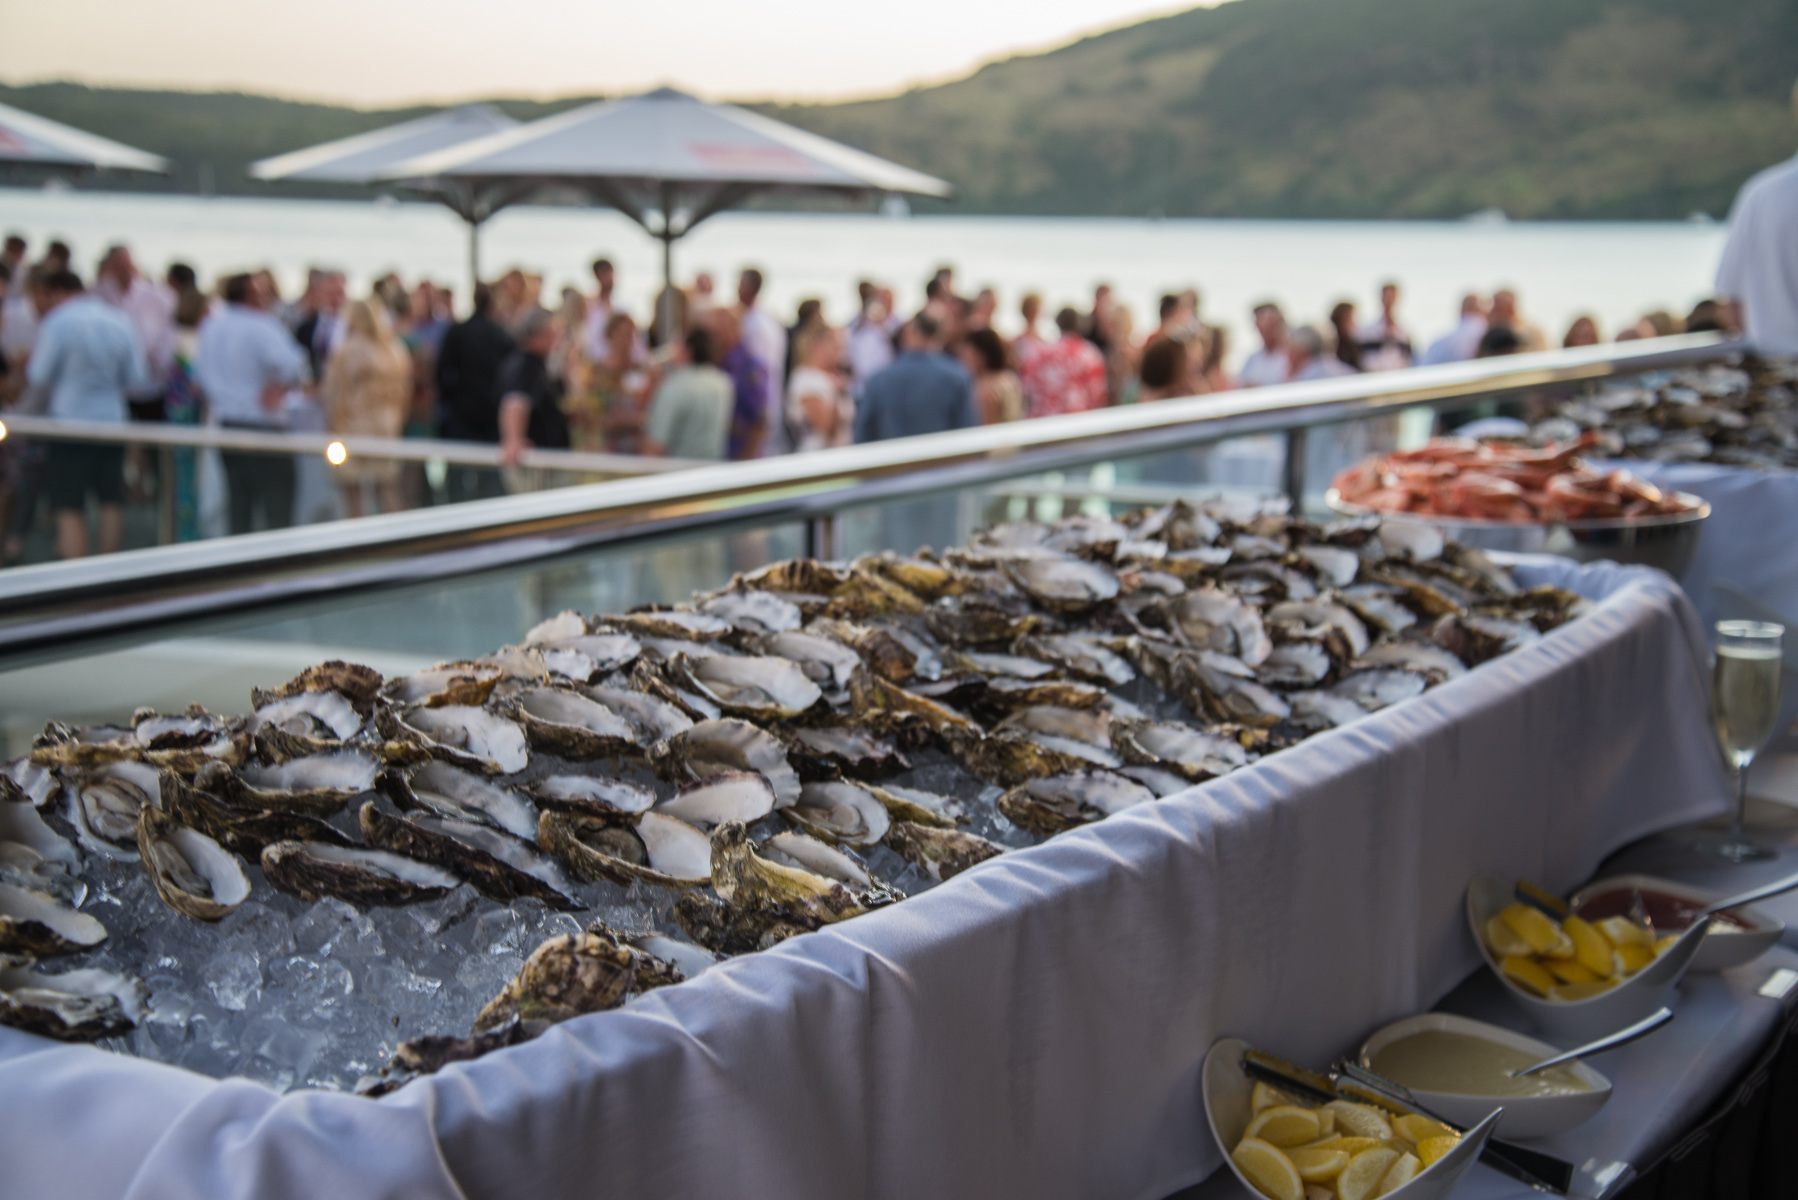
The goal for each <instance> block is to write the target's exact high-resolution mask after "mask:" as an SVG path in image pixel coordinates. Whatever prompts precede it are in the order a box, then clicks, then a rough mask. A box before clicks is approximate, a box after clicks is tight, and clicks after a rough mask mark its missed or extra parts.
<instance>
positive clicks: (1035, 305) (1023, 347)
mask: <svg viewBox="0 0 1798 1200" xmlns="http://www.w3.org/2000/svg"><path fill="white" fill-rule="evenodd" d="M1018 315H1019V316H1020V317H1023V318H1024V332H1022V333H1020V334H1018V336H1017V337H1015V338H1013V339H1012V343H1011V354H1012V359H1013V361H1014V362H1015V363H1016V365H1017V368H1018V370H1019V372H1022V371H1023V369H1024V364H1025V363H1026V362H1028V361H1029V360H1030V356H1031V355H1032V354H1035V353H1036V352H1037V351H1038V350H1041V349H1042V348H1043V347H1045V346H1047V345H1048V344H1049V342H1048V340H1047V339H1046V338H1044V337H1043V335H1042V334H1040V333H1038V332H1037V331H1036V323H1037V321H1038V320H1039V319H1040V318H1041V317H1042V315H1043V298H1042V297H1041V296H1040V295H1038V294H1037V293H1036V292H1028V293H1026V294H1025V296H1024V298H1023V299H1022V300H1020V301H1018Z"/></svg>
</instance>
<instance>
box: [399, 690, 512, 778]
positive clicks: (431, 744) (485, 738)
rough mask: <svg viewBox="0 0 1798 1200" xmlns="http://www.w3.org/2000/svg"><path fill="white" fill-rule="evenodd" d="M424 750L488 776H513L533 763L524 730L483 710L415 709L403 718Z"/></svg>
mask: <svg viewBox="0 0 1798 1200" xmlns="http://www.w3.org/2000/svg"><path fill="white" fill-rule="evenodd" d="M401 727H402V728H403V729H407V730H410V731H412V732H413V733H414V734H416V735H417V736H418V737H420V738H421V740H422V741H423V742H424V745H425V748H426V749H428V750H429V751H430V752H431V753H433V754H435V755H437V756H438V757H439V758H446V759H448V760H449V761H451V762H457V763H462V764H464V765H468V766H473V767H475V768H476V769H477V770H480V771H484V772H486V773H487V774H489V775H512V774H516V773H517V772H519V771H522V770H524V769H525V767H526V766H528V765H529V763H530V759H531V756H530V751H529V750H527V749H526V748H525V742H524V730H522V729H520V728H519V727H518V725H517V724H516V723H515V722H512V721H508V720H506V719H505V718H504V717H497V716H494V715H493V714H492V713H490V712H488V711H487V710H486V709H484V708H472V707H470V706H468V705H466V704H442V705H438V706H436V707H432V708H415V709H413V710H412V711H411V712H409V713H407V714H406V715H405V716H404V717H403V718H401Z"/></svg>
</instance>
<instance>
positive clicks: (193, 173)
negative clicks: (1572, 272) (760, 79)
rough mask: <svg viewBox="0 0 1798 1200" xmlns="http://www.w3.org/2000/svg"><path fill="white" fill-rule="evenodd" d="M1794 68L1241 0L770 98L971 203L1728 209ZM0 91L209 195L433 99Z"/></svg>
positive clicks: (1304, 1) (1706, 10)
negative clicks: (897, 84)
mask: <svg viewBox="0 0 1798 1200" xmlns="http://www.w3.org/2000/svg"><path fill="white" fill-rule="evenodd" d="M1795 76H1798V3H1794V2H1793V0H1703V2H1702V3H1700V2H1698V0H1509V2H1508V3H1505V4H1493V3H1490V2H1487V0H1236V2H1235V3H1231V4H1226V5H1223V6H1221V7H1218V8H1214V9H1195V10H1193V11H1190V12H1185V13H1180V14H1178V15H1175V16H1171V17H1165V18H1161V19H1157V20H1153V21H1147V22H1144V23H1142V24H1138V25H1134V26H1130V27H1128V28H1125V29H1120V30H1116V31H1113V32H1110V33H1106V34H1102V35H1099V36H1095V37H1091V38H1087V39H1085V40H1082V41H1080V42H1078V43H1075V44H1073V45H1070V46H1067V47H1064V48H1062V49H1059V50H1055V51H1052V52H1050V53H1046V54H1039V55H1030V56H1023V57H1018V58H1012V59H1008V60H1005V61H1003V62H998V63H994V64H991V65H989V66H986V67H984V68H982V69H981V70H979V71H977V72H975V73H974V74H973V75H971V76H969V77H967V78H965V79H962V80H958V81H955V82H952V83H948V84H943V85H940V86H935V87H928V88H919V89H916V90H914V91H910V92H907V93H905V94H903V95H900V96H895V97H891V98H887V99H879V100H869V101H862V102H856V103H847V104H829V105H789V106H773V107H768V108H766V109H765V111H767V112H769V113H771V114H772V115H775V116H778V117H780V118H782V119H784V120H788V121H791V122H793V123H795V124H798V125H801V126H804V127H806V128H809V129H813V130H815V131H817V132H819V133H822V134H824V135H826V136H829V137H833V138H837V139H839V140H842V141H844V142H848V143H850V144H851V145H855V146H859V147H862V148H864V149H867V150H870V151H873V152H874V153H877V154H881V155H884V156H887V157H890V158H893V159H896V160H897V161H900V162H903V163H907V164H909V165H912V166H916V167H918V168H921V169H923V170H926V171H929V172H931V173H933V174H936V175H940V176H942V177H944V178H946V179H949V180H951V181H953V182H954V183H955V184H956V185H957V187H958V188H960V190H961V200H960V203H959V204H958V205H957V206H956V207H957V208H958V209H959V210H960V211H971V212H1011V213H1044V214H1048V213H1089V214H1117V215H1142V214H1148V213H1164V214H1166V215H1169V216H1250V217H1315V218H1324V217H1456V216H1461V215H1464V214H1466V213H1469V212H1474V211H1477V210H1480V209H1486V208H1502V209H1504V210H1505V211H1506V212H1507V213H1509V214H1510V215H1512V216H1513V217H1560V218H1576V217H1589V218H1656V217H1658V218H1669V217H1675V218H1676V217H1683V216H1685V215H1686V214H1688V213H1690V212H1692V211H1694V210H1700V211H1705V212H1710V213H1713V214H1718V215H1721V214H1722V213H1723V212H1724V211H1725V210H1726V209H1727V207H1728V205H1729V201H1730V198H1731V197H1732V196H1733V195H1734V192H1735V189H1736V188H1737V187H1738V186H1739V185H1740V184H1741V182H1742V180H1743V179H1745V178H1746V177H1747V176H1748V175H1750V174H1752V173H1753V172H1754V171H1756V170H1758V169H1759V168H1761V167H1763V166H1765V165H1767V164H1768V163H1770V162H1773V161H1776V160H1778V159H1780V158H1783V157H1786V156H1788V155H1790V154H1791V153H1792V152H1793V149H1794V148H1795V147H1798V129H1795V128H1794V126H1793V122H1792V116H1791V108H1790V102H1789V97H1790V95H1791V89H1792V85H1793V80H1794V77H1795ZM0 101H4V102H5V103H9V104H16V105H18V106H19V107H21V108H26V109H30V110H32V111H35V112H40V113H43V114H44V115H46V116H49V117H53V118H55V119H58V120H64V121H68V122H70V123H72V124H76V125H80V126H82V127H84V128H88V129H92V130H94V131H95V132H97V133H102V134H105V135H107V136H111V137H115V138H118V139H119V140H121V141H125V142H128V143H130V144H132V145H138V146H142V147H144V148H145V149H149V150H154V151H157V152H159V153H162V154H165V155H168V156H169V157H171V158H173V159H174V160H175V161H176V162H177V164H178V165H179V174H178V177H177V179H176V181H175V186H177V187H179V188H181V189H182V190H195V189H196V188H198V187H200V186H201V185H202V183H203V182H209V183H210V186H211V187H212V188H213V189H214V190H217V191H220V192H259V191H265V190H266V188H265V187H264V185H260V184H254V183H250V182H248V181H246V180H245V179H244V178H243V168H244V165H245V164H246V163H248V162H250V161H251V160H253V159H256V158H259V157H262V156H265V155H269V154H274V153H278V152H280V151H284V150H290V149H295V148H297V147H300V146H304V145H309V144H312V143H314V142H318V141H323V140H327V139H330V138H334V137H342V136H345V135H347V134H350V133H355V132H359V131H361V130H365V129H370V128H374V127H377V126H379V125H383V124H387V123H390V122H392V121H395V120H399V119H403V118H405V117H408V116H413V115H416V114H417V113H418V112H420V111H423V110H418V109H409V110H403V111H387V112H369V111H360V110H353V109H346V108H334V107H330V106H327V105H318V104H301V103H293V102H288V101H282V100H274V99H270V98H267V97H259V96H246V95H232V94H188V93H174V92H147V91H123V90H108V89H89V88H84V87H79V86H75V85H70V84H47V85H39V86H31V87H19V88H4V87H0ZM578 102H580V101H577V100H572V99H571V100H567V101H562V102H558V103H553V104H536V103H529V102H502V106H503V107H505V108H506V109H507V110H508V111H509V112H511V113H512V114H513V115H515V116H519V117H534V116H540V115H544V114H546V113H549V112H552V111H556V110H557V109H560V108H564V107H567V106H568V105H570V104H573V103H578ZM140 186H169V185H167V184H162V185H153V184H152V185H140ZM315 190H316V189H315Z"/></svg>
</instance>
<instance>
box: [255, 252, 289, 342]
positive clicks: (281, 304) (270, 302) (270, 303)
mask: <svg viewBox="0 0 1798 1200" xmlns="http://www.w3.org/2000/svg"><path fill="white" fill-rule="evenodd" d="M250 285H251V286H252V287H254V288H255V289H256V294H257V295H258V296H259V297H261V300H262V309H263V311H264V312H266V313H268V314H269V315H270V316H272V317H274V318H275V320H277V321H279V322H281V324H282V325H284V326H286V327H287V328H288V329H292V328H293V327H294V326H296V325H298V324H299V314H298V313H297V312H295V311H294V307H293V305H291V304H289V303H287V302H286V301H285V300H283V299H282V298H281V284H280V283H279V281H277V280H276V279H275V273H274V272H273V271H271V270H269V269H268V268H267V267H263V268H262V269H261V270H259V271H252V272H250Z"/></svg>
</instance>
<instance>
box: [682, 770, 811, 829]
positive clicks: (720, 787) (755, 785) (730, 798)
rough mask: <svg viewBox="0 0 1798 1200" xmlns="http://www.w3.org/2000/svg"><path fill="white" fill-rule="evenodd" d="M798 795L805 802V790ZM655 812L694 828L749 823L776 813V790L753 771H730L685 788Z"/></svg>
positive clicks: (801, 801)
mask: <svg viewBox="0 0 1798 1200" xmlns="http://www.w3.org/2000/svg"><path fill="white" fill-rule="evenodd" d="M807 786H810V785H807ZM799 795H800V801H799V802H800V803H801V804H803V803H805V792H804V789H801V791H800V793H799ZM654 811H656V812H658V813H661V814H662V815H663V816H667V817H679V818H680V819H681V820H683V821H686V822H688V823H689V824H693V825H722V824H723V823H724V822H726V821H742V822H744V823H745V824H749V823H753V822H755V821H759V820H761V819H762V818H763V817H765V816H767V815H768V814H769V813H771V812H773V811H774V788H773V787H772V786H771V785H770V784H769V783H768V781H767V780H766V779H765V778H763V777H762V776H761V775H758V774H756V773H755V772H753V771H727V772H725V773H724V774H722V775H714V776H712V777H711V778H710V779H707V780H704V781H702V782H700V783H695V784H690V785H688V786H687V787H684V788H682V789H681V790H680V791H679V792H677V793H676V794H675V796H674V798H673V799H670V800H664V801H662V802H661V803H660V804H658V805H656V806H655V810H654Z"/></svg>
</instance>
